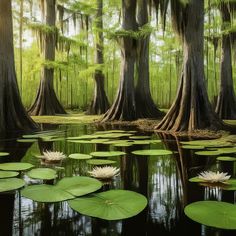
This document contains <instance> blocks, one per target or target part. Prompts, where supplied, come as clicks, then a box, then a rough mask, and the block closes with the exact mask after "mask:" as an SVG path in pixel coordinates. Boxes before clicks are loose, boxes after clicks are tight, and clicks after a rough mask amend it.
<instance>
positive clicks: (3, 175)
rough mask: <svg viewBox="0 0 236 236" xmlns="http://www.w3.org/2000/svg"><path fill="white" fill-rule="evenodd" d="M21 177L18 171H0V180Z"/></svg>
mask: <svg viewBox="0 0 236 236" xmlns="http://www.w3.org/2000/svg"><path fill="white" fill-rule="evenodd" d="M17 175H19V172H16V171H1V170H0V179H5V178H12V177H16V176H17Z"/></svg>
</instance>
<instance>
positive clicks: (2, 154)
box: [0, 152, 10, 157]
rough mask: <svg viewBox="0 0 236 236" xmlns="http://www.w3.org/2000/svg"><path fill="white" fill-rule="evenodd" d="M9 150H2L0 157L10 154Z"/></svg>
mask: <svg viewBox="0 0 236 236" xmlns="http://www.w3.org/2000/svg"><path fill="white" fill-rule="evenodd" d="M9 154H10V153H9V152H0V157H5V156H9Z"/></svg>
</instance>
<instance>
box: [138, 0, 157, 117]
mask: <svg viewBox="0 0 236 236" xmlns="http://www.w3.org/2000/svg"><path fill="white" fill-rule="evenodd" d="M137 20H138V25H139V27H143V26H144V25H145V24H147V23H148V1H147V0H143V1H138V8H137ZM149 42H150V36H149V35H147V36H145V37H141V38H140V39H139V40H138V61H137V70H138V82H137V86H136V89H135V99H136V109H137V117H138V118H159V117H161V116H162V112H161V111H159V110H158V109H157V107H156V105H155V103H154V101H153V99H152V96H151V92H150V83H149Z"/></svg>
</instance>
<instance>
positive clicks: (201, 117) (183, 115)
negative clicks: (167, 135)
mask: <svg viewBox="0 0 236 236" xmlns="http://www.w3.org/2000/svg"><path fill="white" fill-rule="evenodd" d="M184 11H185V12H184V22H183V24H184V27H183V31H182V33H181V31H180V34H182V35H180V36H181V37H182V38H183V43H184V48H183V50H184V62H183V70H182V75H181V78H180V82H179V88H178V92H177V97H176V99H175V101H174V103H173V104H172V106H171V108H170V110H169V111H168V113H167V114H166V116H165V117H164V118H163V120H162V121H161V122H160V123H159V124H158V125H157V127H156V129H159V130H169V131H174V132H176V131H193V130H196V129H211V130H216V129H220V128H223V122H222V121H221V120H220V119H219V117H218V116H217V115H216V113H215V112H214V111H213V109H212V107H211V105H210V102H209V99H208V95H207V91H206V87H205V83H204V64H203V27H204V25H203V23H204V0H190V1H189V2H188V3H187V4H186V6H185V8H184Z"/></svg>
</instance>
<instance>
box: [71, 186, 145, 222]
mask: <svg viewBox="0 0 236 236" xmlns="http://www.w3.org/2000/svg"><path fill="white" fill-rule="evenodd" d="M69 205H70V207H71V208H72V209H74V210H75V211H78V212H79V213H81V214H84V215H88V216H92V217H98V218H101V219H105V220H121V219H126V218H129V217H132V216H135V215H137V214H138V213H140V212H141V211H142V210H143V209H144V208H145V207H146V205H147V199H146V197H145V196H143V195H141V194H139V193H136V192H132V191H128V190H109V191H106V192H101V193H96V194H92V195H90V196H87V197H80V198H77V199H74V200H71V201H69Z"/></svg>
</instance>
